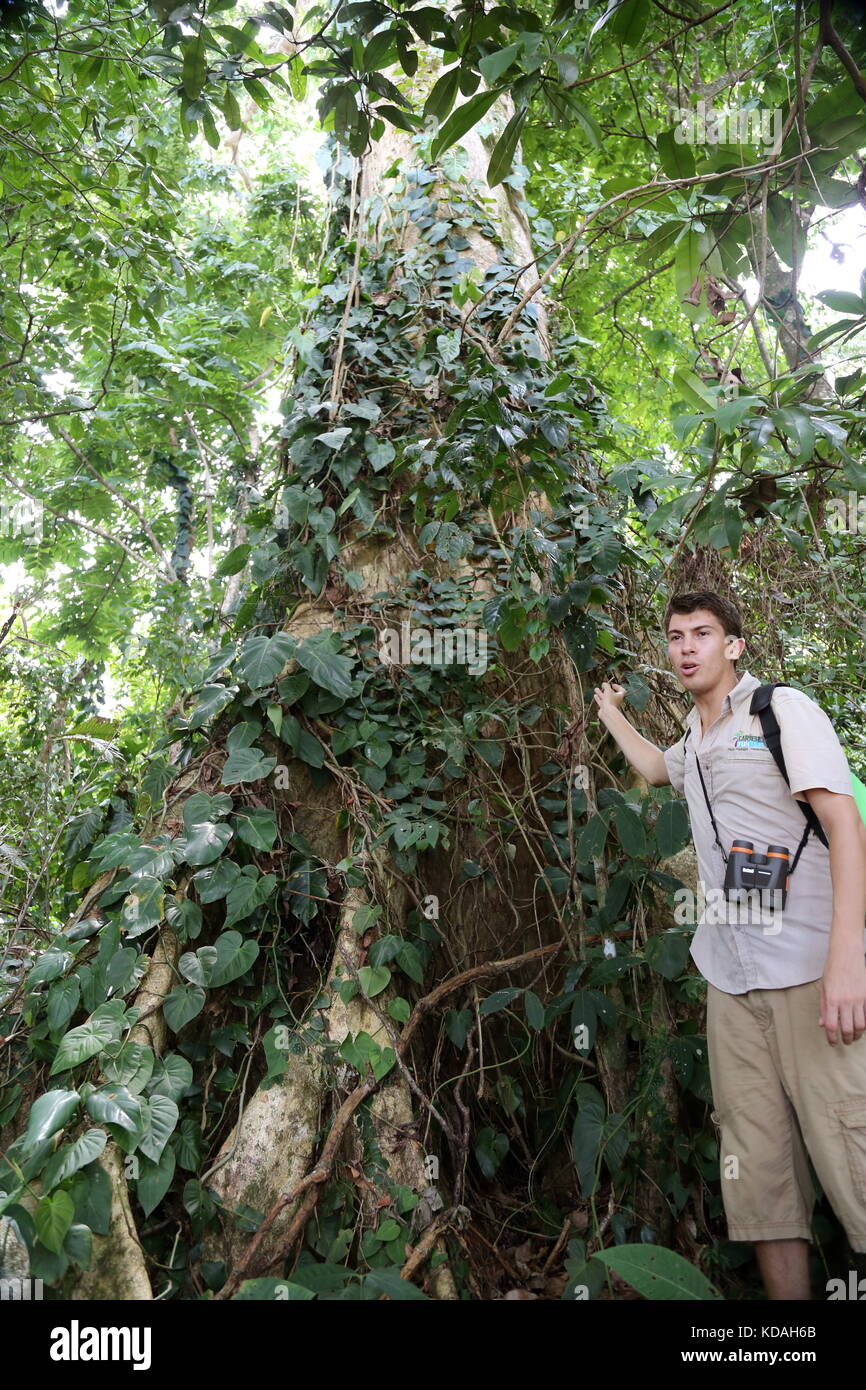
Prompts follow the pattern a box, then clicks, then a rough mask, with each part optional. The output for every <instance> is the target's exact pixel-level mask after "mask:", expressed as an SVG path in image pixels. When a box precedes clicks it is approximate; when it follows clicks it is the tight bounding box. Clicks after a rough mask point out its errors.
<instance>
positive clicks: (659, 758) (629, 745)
mask: <svg viewBox="0 0 866 1390" xmlns="http://www.w3.org/2000/svg"><path fill="white" fill-rule="evenodd" d="M601 718H602V720H603V721H604V725H605V727H606V728H607V730H608V731H609V733H611V734H612V735H613V737H614V738H615V739H616V741H617V743H618V744H619V746H620V748H621V749H622V751H623V753H624V754H625V756H626V757H627V758H628V760H629V762H630V763H631V765H632V767H634V768H637V771H638V772H639V773H640V775H641V777H645V778H646V780H647V781H648V782H649V783H650V785H651V786H653V787H663V786H664V785H665V784H666V783H668V782H669V781H670V776H669V775H668V769H667V764H666V762H665V759H664V754H663V752H662V750H661V749H660V748H656V746H655V744H654V743H650V741H649V739H648V738H644V736H643V734H639V733H638V731H637V729H635V728H634V727H633V725H631V724H630V723H629V722H628V720H627V719H626V717H625V715H624V714H623V712H622V710H618V709H614V710H610V711H608V712H607V713H606V714H602V715H601Z"/></svg>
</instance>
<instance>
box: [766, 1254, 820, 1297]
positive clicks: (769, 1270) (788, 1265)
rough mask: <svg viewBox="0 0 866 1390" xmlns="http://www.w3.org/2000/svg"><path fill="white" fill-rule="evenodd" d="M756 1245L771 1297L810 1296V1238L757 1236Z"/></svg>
mask: <svg viewBox="0 0 866 1390" xmlns="http://www.w3.org/2000/svg"><path fill="white" fill-rule="evenodd" d="M754 1246H755V1258H756V1259H757V1261H758V1268H759V1269H760V1271H761V1278H762V1279H763V1281H764V1288H765V1289H766V1291H767V1298H768V1299H773V1300H775V1299H807V1298H808V1299H811V1297H812V1290H811V1287H810V1284H809V1242H808V1240H797V1239H794V1240H756V1241H754Z"/></svg>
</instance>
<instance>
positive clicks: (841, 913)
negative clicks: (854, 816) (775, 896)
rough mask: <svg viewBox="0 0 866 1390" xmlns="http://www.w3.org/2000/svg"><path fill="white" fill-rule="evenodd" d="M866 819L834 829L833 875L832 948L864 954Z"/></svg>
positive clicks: (832, 844)
mask: <svg viewBox="0 0 866 1390" xmlns="http://www.w3.org/2000/svg"><path fill="white" fill-rule="evenodd" d="M864 836H866V827H864V826H863V823H862V821H861V822H860V823H859V825H857V826H854V825H851V824H850V823H845V824H842V825H837V826H834V827H833V829H832V830H831V832H830V836H829V839H830V878H831V880H832V883H833V916H832V919H831V923H830V944H829V949H830V950H831V951H835V950H844V951H849V950H854V952H855V953H856V954H857V955H859V956H862V955H863V924H864V918H866V856H864V853H863V841H864Z"/></svg>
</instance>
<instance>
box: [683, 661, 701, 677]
mask: <svg viewBox="0 0 866 1390" xmlns="http://www.w3.org/2000/svg"><path fill="white" fill-rule="evenodd" d="M697 669H698V663H697V662H696V661H684V662H683V664H682V665H681V667H680V671H681V673H682V674H683V675H684V676H690V675H692V673H693V672H695V671H697Z"/></svg>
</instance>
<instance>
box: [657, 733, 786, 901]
mask: <svg viewBox="0 0 866 1390" xmlns="http://www.w3.org/2000/svg"><path fill="white" fill-rule="evenodd" d="M690 733H691V729H690V728H689V729H686V736H685V738H684V739H683V752H684V753H685V747H686V744H687V743H688V740H689V734H690ZM695 764H696V766H697V769H698V776H699V777H700V779H701V791H702V792H703V794H704V801H705V802H706V803H707V810H708V811H709V813H710V822H711V824H712V827H713V834H714V835H715V837H716V844H717V845H718V847H719V849H720V850H721V854H722V859H723V860H724V862H725V864H727V862H728V856H727V853H726V852H725V847H724V845H723V844H722V842H721V840H720V839H719V827H718V826H717V825H716V818H715V816H714V815H713V808H712V806H711V805H710V798H709V793H708V792H707V784H706V782H705V781H704V773H703V769H702V767H701V760H700V758H699V757H698V755H697V753H696V754H695ZM810 809H811V808H810ZM811 830H812V827H811V825H810V824H809V822H808V821H807V822H806V828H805V829H804V831H803V835H802V838H801V840H800V843H799V845H798V846H797V853H796V854H795V855H794V859H793V862H792V864H791V867H790V869H789V870H788V873H789V874H792V873H793V872H794V870H795V869H796V867H797V861H798V859H799V858H800V855H801V854H802V853H803V850H804V849H805V847H806V841H807V840H808V838H809V835H810V833H811Z"/></svg>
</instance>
